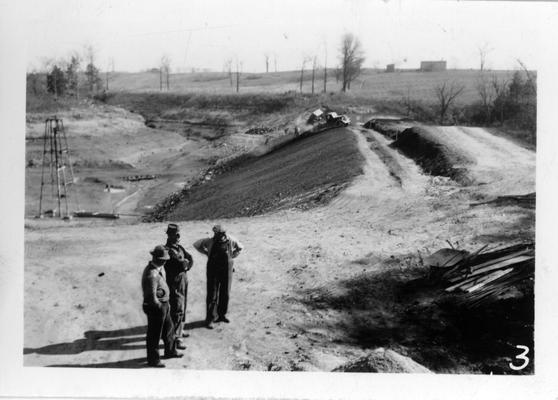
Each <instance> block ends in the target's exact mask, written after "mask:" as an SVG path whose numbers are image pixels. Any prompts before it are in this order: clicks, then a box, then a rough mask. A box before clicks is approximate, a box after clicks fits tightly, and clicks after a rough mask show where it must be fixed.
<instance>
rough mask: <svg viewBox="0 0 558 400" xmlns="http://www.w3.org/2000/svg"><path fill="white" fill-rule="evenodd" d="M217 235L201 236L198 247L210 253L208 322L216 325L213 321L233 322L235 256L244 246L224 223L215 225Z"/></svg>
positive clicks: (196, 243) (208, 262) (208, 264)
mask: <svg viewBox="0 0 558 400" xmlns="http://www.w3.org/2000/svg"><path fill="white" fill-rule="evenodd" d="M213 234H214V235H213V237H210V238H205V239H200V240H198V241H197V242H195V243H194V248H195V249H196V250H198V251H199V252H200V253H202V254H205V255H206V256H207V297H206V306H207V308H206V317H205V324H206V327H207V328H208V329H213V322H230V321H229V319H228V318H227V309H228V305H229V293H230V290H231V281H232V273H233V258H236V257H237V256H238V255H239V254H240V252H241V251H242V249H243V246H242V244H241V243H240V242H239V241H238V240H236V239H235V238H234V237H233V236H231V235H228V234H227V233H226V231H225V228H224V227H223V226H221V225H215V226H214V227H213Z"/></svg>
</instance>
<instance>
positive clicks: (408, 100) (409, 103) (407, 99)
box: [402, 86, 414, 117]
mask: <svg viewBox="0 0 558 400" xmlns="http://www.w3.org/2000/svg"><path fill="white" fill-rule="evenodd" d="M402 100H403V105H404V106H405V108H406V109H407V117H409V116H411V112H412V111H413V106H414V103H413V99H412V97H411V87H410V86H407V93H406V94H405V95H404V96H403V99H402Z"/></svg>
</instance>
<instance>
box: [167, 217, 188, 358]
mask: <svg viewBox="0 0 558 400" xmlns="http://www.w3.org/2000/svg"><path fill="white" fill-rule="evenodd" d="M179 240H180V232H179V228H178V225H176V224H169V225H168V227H167V244H166V245H165V248H166V249H167V250H168V252H169V256H170V260H168V261H167V262H166V263H165V272H166V275H167V284H168V286H169V288H170V310H171V311H170V314H171V318H172V322H173V324H174V333H175V336H176V347H177V348H178V349H182V350H183V349H185V348H186V346H185V345H184V343H183V342H182V337H187V336H188V334H187V333H185V332H183V330H184V322H185V321H186V305H187V299H188V276H187V271H189V270H190V268H192V266H193V265H194V261H193V259H192V256H191V255H190V253H188V252H187V251H186V250H185V249H184V247H182V246H181V245H179V244H178V242H179Z"/></svg>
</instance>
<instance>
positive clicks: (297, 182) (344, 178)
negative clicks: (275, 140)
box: [153, 129, 363, 221]
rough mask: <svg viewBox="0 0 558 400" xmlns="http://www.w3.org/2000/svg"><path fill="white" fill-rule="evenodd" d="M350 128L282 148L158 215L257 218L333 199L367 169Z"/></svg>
mask: <svg viewBox="0 0 558 400" xmlns="http://www.w3.org/2000/svg"><path fill="white" fill-rule="evenodd" d="M362 162H363V158H362V155H361V154H360V152H359V150H358V145H357V141H356V138H355V136H354V134H353V133H352V132H350V131H349V130H344V129H339V130H330V131H327V132H324V133H323V134H319V135H316V136H311V137H306V138H302V139H300V140H297V141H294V142H292V143H290V144H287V145H284V146H281V147H280V148H279V149H277V150H276V151H273V152H271V153H269V154H266V155H264V156H262V157H258V158H252V157H247V158H246V159H244V160H242V159H241V160H238V161H237V163H235V164H236V165H235V167H234V168H232V169H230V170H228V169H227V170H225V172H223V173H222V174H219V175H216V176H214V177H210V178H208V179H207V180H205V182H203V183H201V182H200V184H198V185H195V186H192V187H190V188H189V189H186V190H184V191H183V192H182V193H180V194H177V195H175V196H173V197H172V198H169V199H167V201H166V202H165V203H163V204H162V205H160V206H159V207H158V209H157V210H156V211H155V213H154V215H153V219H155V220H162V219H168V218H170V219H174V220H178V221H184V220H200V219H208V218H232V217H240V216H253V215H259V214H263V213H266V212H270V211H273V210H278V209H285V208H292V207H299V208H308V207H312V206H316V205H320V204H325V203H327V202H328V201H329V200H330V199H331V198H333V197H334V196H335V194H336V193H338V192H339V191H341V190H342V189H343V188H345V187H346V186H347V185H348V184H349V183H350V181H351V180H352V178H354V177H356V176H357V175H359V174H360V173H361V165H362Z"/></svg>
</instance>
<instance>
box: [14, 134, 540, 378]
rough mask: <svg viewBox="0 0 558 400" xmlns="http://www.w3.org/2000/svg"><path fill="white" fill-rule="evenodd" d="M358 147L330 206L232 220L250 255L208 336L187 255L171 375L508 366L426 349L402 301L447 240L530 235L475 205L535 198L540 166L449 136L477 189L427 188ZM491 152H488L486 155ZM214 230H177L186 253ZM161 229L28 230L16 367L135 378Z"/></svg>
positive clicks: (385, 155)
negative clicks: (397, 361)
mask: <svg viewBox="0 0 558 400" xmlns="http://www.w3.org/2000/svg"><path fill="white" fill-rule="evenodd" d="M452 129H453V128H452ZM351 134H353V135H355V138H356V139H357V143H358V145H359V149H360V151H361V154H362V156H363V157H364V160H365V164H364V173H363V175H361V176H359V177H357V178H356V179H355V180H354V181H353V183H352V184H351V185H350V186H349V187H348V188H347V189H346V190H345V191H343V192H342V193H340V195H339V196H338V197H337V198H335V199H334V200H333V201H332V202H331V203H330V204H329V205H327V206H324V207H319V208H316V209H312V210H308V211H300V210H282V211H278V212H274V213H270V214H267V215H262V216H255V217H251V218H233V219H229V220H227V221H225V223H226V225H227V227H228V230H229V231H230V232H231V233H233V234H234V235H235V236H237V237H238V238H239V239H240V240H241V241H242V242H243V243H244V244H245V246H246V250H245V252H244V253H243V254H242V255H241V256H240V257H239V258H238V262H237V264H236V273H235V276H234V282H233V288H232V298H231V304H230V319H231V323H230V324H220V325H218V328H217V329H215V330H213V331H208V330H206V329H204V328H203V327H202V326H201V323H200V321H202V320H203V319H204V308H205V268H204V267H205V259H204V257H202V256H201V255H199V254H193V255H194V260H195V265H194V268H193V270H192V271H191V273H190V293H189V297H188V301H189V306H188V314H187V322H188V323H189V327H190V328H191V330H190V333H191V336H190V338H188V339H187V343H188V349H187V350H186V351H185V357H184V358H183V359H175V360H169V361H166V364H167V365H168V366H169V367H172V368H192V369H240V370H245V369H256V370H278V369H282V370H322V371H329V370H332V369H334V368H337V367H339V366H340V365H342V364H344V363H346V362H347V361H350V360H353V359H355V358H358V357H361V356H364V355H366V353H367V351H368V350H369V349H371V348H373V347H374V346H378V345H382V346H385V345H389V347H390V348H393V349H395V350H397V351H399V352H400V353H402V354H406V355H411V356H412V357H413V358H415V359H418V360H419V362H421V363H423V364H424V365H425V366H426V367H428V368H430V369H431V370H434V371H436V372H449V373H459V372H473V373H475V372H476V373H478V372H489V371H488V369H486V368H487V365H488V366H490V365H492V364H497V365H503V364H504V363H505V357H504V356H502V354H497V355H490V356H489V355H486V356H485V357H484V358H482V357H481V358H480V359H478V357H477V355H476V353H474V352H472V351H470V349H467V348H466V347H465V348H462V347H456V346H453V347H452V346H448V345H447V343H446V342H445V341H443V340H442V341H437V340H436V339H435V338H434V339H433V336H432V335H434V332H433V330H432V329H424V327H423V324H424V322H422V323H421V322H420V320H419V322H416V321H415V322H412V321H413V319H412V318H404V311H405V307H407V306H409V305H412V304H413V303H414V302H415V301H417V300H419V297H418V295H417V298H413V297H412V296H413V291H408V290H407V291H405V292H406V293H409V294H410V297H409V296H407V298H405V299H403V298H401V297H400V296H398V293H401V291H400V290H399V288H400V285H401V284H402V283H401V282H407V281H409V280H412V279H416V278H420V277H421V276H423V274H425V273H426V271H424V269H423V268H421V267H420V262H419V260H420V255H421V254H426V253H430V252H433V251H435V250H437V249H438V248H440V247H444V246H445V241H446V240H449V241H451V242H452V243H456V244H458V245H461V246H465V247H466V248H468V249H476V248H478V247H480V246H481V245H483V244H486V243H492V244H500V243H507V242H509V241H510V240H517V239H518V238H531V239H532V238H533V237H534V210H533V209H526V208H523V207H520V206H516V205H513V204H512V205H509V204H508V205H504V206H498V207H495V206H494V205H491V204H480V205H477V206H475V207H470V203H472V202H478V200H479V199H486V198H487V197H489V196H492V195H494V194H510V193H517V194H522V193H528V192H533V191H534V180H535V175H534V162H535V161H534V153H532V152H527V153H525V152H524V150H523V149H520V148H518V147H517V146H515V145H513V144H508V143H507V142H506V143H495V141H494V139H493V138H492V136H487V135H489V134H487V133H485V132H484V131H470V130H468V129H463V130H459V136H458V137H455V136H452V135H447V140H448V141H451V140H454V141H455V145H456V146H458V145H459V146H465V147H467V148H466V150H467V151H470V152H471V153H474V156H475V159H476V162H475V163H474V164H471V171H473V172H475V171H481V170H482V173H483V176H485V179H484V180H483V181H482V182H477V183H474V184H472V185H471V186H467V187H464V186H461V185H458V184H456V183H455V182H453V181H451V180H450V179H448V178H440V177H431V176H427V175H425V174H424V173H423V172H421V170H420V168H419V167H417V165H416V164H415V163H413V162H412V161H411V160H409V159H408V158H406V157H404V156H403V155H401V154H400V153H399V152H397V151H396V150H394V149H392V148H390V147H389V146H388V144H389V143H388V141H387V139H385V138H384V137H383V136H381V135H379V134H377V133H375V132H372V131H361V130H360V129H353V130H352V133H351ZM461 139H466V140H461ZM486 140H489V141H490V143H494V144H495V145H494V146H485V145H480V144H481V143H483V141H486ZM498 140H505V139H500V138H498ZM514 146H515V147H514ZM500 147H501V148H502V150H501V151H500V150H499V148H500ZM510 155H511V156H510ZM495 157H497V161H498V162H494V159H495ZM518 160H519V161H520V163H521V165H519V166H518V164H517V163H518ZM511 171H513V173H512V172H511ZM214 222H216V221H213V220H205V221H189V222H183V223H182V224H181V225H182V227H183V235H182V238H183V244H184V245H185V246H186V247H187V249H188V250H189V251H190V250H191V251H192V253H193V250H192V248H191V246H190V244H191V243H192V242H193V241H194V240H195V239H197V238H200V237H203V236H206V235H209V233H210V228H211V225H212V224H213V223H214ZM219 222H222V221H219ZM164 228H165V224H164V223H156V224H139V223H133V224H126V223H122V222H121V221H120V222H109V223H105V222H96V223H94V224H92V225H90V224H88V223H84V222H81V221H72V222H70V223H69V224H63V223H58V222H56V221H34V220H28V221H27V222H26V237H25V240H26V247H25V248H26V258H25V333H24V334H25V338H24V346H25V349H24V354H25V355H24V362H25V365H28V366H32V365H36V366H54V365H57V366H76V367H77V366H85V367H130V368H133V367H142V366H144V355H145V349H144V334H145V333H144V332H145V325H146V321H145V316H144V315H143V313H142V311H141V307H140V305H141V290H140V284H139V283H140V282H139V280H140V275H141V271H142V268H143V267H144V265H145V264H146V262H147V260H148V250H149V249H151V248H152V247H154V245H156V244H158V243H160V242H163V241H164ZM432 310H435V309H432ZM427 320H428V321H434V320H437V318H436V316H435V315H434V316H430V317H429V319H427ZM421 327H422V328H421ZM405 332H409V335H405V334H404V333H405ZM426 344H428V346H427V345H426ZM420 349H424V351H425V352H426V351H428V352H429V353H428V354H430V355H429V356H428V355H427V354H425V353H422V352H421V351H420ZM511 356H513V355H510V357H511ZM475 357H477V358H475ZM493 359H494V360H493Z"/></svg>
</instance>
